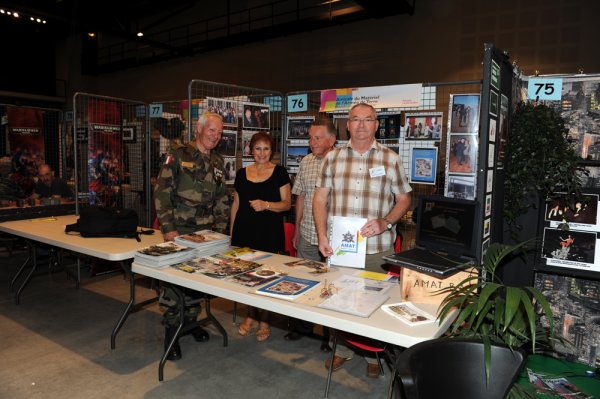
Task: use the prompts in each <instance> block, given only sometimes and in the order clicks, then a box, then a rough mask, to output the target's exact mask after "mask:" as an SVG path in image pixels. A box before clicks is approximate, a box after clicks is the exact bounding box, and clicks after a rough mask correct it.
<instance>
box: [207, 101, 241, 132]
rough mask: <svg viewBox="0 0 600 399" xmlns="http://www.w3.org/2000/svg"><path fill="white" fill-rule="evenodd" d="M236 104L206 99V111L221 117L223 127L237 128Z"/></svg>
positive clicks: (234, 102)
mask: <svg viewBox="0 0 600 399" xmlns="http://www.w3.org/2000/svg"><path fill="white" fill-rule="evenodd" d="M237 109H238V102H237V101H233V100H227V99H223V98H214V97H206V110H207V111H209V112H214V113H216V114H219V115H221V116H222V117H223V125H224V126H235V127H237V124H238V122H237Z"/></svg>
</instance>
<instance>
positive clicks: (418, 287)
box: [400, 268, 478, 305]
mask: <svg viewBox="0 0 600 399" xmlns="http://www.w3.org/2000/svg"><path fill="white" fill-rule="evenodd" d="M477 273H478V272H477V269H468V270H464V271H462V272H458V273H456V274H454V275H452V276H449V277H446V278H444V279H440V278H438V277H432V276H429V275H427V274H423V273H419V272H418V271H415V270H410V269H406V268H402V272H401V283H400V285H401V291H400V292H401V295H402V300H403V301H410V302H414V303H430V304H434V305H439V304H440V303H441V302H442V300H443V299H444V295H443V294H441V295H440V294H437V295H436V291H438V290H440V289H442V288H446V287H449V286H451V285H455V284H458V283H460V282H461V281H463V280H464V279H465V278H467V277H469V276H470V275H476V274H477Z"/></svg>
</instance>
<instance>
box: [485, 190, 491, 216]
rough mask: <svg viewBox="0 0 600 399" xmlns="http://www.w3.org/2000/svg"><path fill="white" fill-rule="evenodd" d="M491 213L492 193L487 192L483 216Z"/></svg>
mask: <svg viewBox="0 0 600 399" xmlns="http://www.w3.org/2000/svg"><path fill="white" fill-rule="evenodd" d="M491 214H492V194H487V195H486V196H485V217H488V216H490V215H491Z"/></svg>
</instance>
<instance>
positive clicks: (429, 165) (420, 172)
mask: <svg viewBox="0 0 600 399" xmlns="http://www.w3.org/2000/svg"><path fill="white" fill-rule="evenodd" d="M437 152H438V149H437V147H429V148H411V149H410V166H411V167H410V179H409V181H410V182H411V183H420V184H435V175H436V172H437Z"/></svg>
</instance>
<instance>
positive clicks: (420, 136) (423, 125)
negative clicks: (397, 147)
mask: <svg viewBox="0 0 600 399" xmlns="http://www.w3.org/2000/svg"><path fill="white" fill-rule="evenodd" d="M442 116H443V113H442V112H420V113H412V114H408V113H407V114H406V117H405V119H404V126H403V127H402V131H403V133H404V134H403V136H404V138H405V139H406V140H435V141H440V140H441V138H442Z"/></svg>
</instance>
